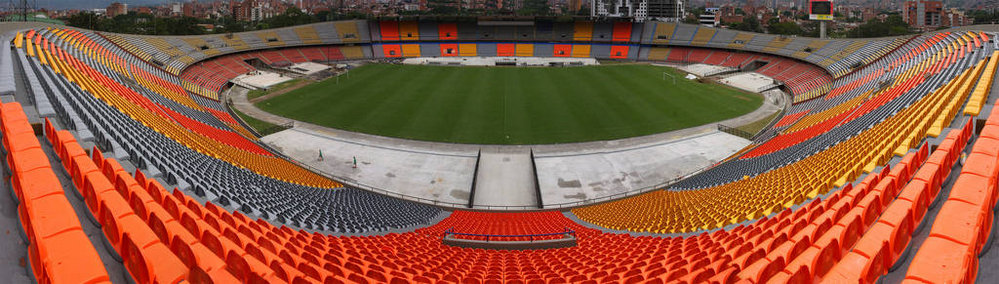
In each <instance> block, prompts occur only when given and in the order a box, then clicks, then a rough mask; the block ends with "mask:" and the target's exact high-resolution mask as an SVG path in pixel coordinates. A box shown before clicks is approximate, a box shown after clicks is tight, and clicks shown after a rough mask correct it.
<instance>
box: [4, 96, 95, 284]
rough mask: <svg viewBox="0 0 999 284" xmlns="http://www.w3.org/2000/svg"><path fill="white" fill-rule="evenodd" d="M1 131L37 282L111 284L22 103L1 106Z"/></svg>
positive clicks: (32, 268)
mask: <svg viewBox="0 0 999 284" xmlns="http://www.w3.org/2000/svg"><path fill="white" fill-rule="evenodd" d="M46 121H48V120H47V119H46ZM0 132H2V135H3V150H4V152H6V155H7V158H6V159H5V160H6V161H7V163H6V165H7V168H6V169H7V171H8V172H9V174H10V175H11V177H10V180H9V181H10V184H11V189H12V191H13V193H14V195H15V196H16V198H17V201H18V204H17V216H18V219H19V220H20V221H21V229H22V230H23V231H24V233H25V235H26V236H27V237H28V240H27V241H28V261H29V263H28V264H29V265H30V269H31V273H32V274H33V275H34V276H35V279H36V280H37V281H38V283H111V282H110V278H109V277H108V274H107V271H106V270H105V269H104V265H103V262H102V261H101V259H100V256H98V254H97V250H96V249H94V246H93V245H92V244H91V242H90V239H89V238H87V235H86V233H84V232H83V228H82V227H81V226H80V222H79V220H80V219H79V217H78V216H77V215H76V212H75V211H74V209H73V206H72V205H71V204H70V203H69V200H68V199H67V197H66V195H65V193H64V191H63V187H62V184H60V182H59V178H58V177H56V175H55V173H54V172H53V171H52V168H51V165H50V164H49V158H48V156H47V155H46V154H45V152H44V151H43V150H42V148H41V144H40V143H39V141H38V139H37V138H36V137H35V133H34V130H33V129H32V126H31V125H30V124H29V123H28V118H27V116H25V114H24V111H23V109H22V108H21V104H20V103H16V102H14V103H5V104H3V105H2V106H0ZM8 233H10V232H9V231H8ZM8 237H11V236H10V235H8Z"/></svg>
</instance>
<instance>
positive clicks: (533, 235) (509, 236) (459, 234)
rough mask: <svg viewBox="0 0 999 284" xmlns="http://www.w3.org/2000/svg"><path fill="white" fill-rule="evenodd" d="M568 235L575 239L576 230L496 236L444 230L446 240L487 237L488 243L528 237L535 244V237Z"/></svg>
mask: <svg viewBox="0 0 999 284" xmlns="http://www.w3.org/2000/svg"><path fill="white" fill-rule="evenodd" d="M566 234H568V235H570V236H573V237H575V236H576V230H572V229H569V228H568V227H566V228H563V231H561V232H555V233H543V234H526V235H496V234H473V233H459V232H455V231H454V227H451V228H450V229H447V230H444V237H445V238H446V237H447V236H449V235H458V236H472V237H486V242H488V241H489V238H490V237H493V238H496V237H504V238H524V237H528V238H530V241H532V242H533V241H534V237H545V236H557V235H566Z"/></svg>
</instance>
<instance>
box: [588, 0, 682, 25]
mask: <svg viewBox="0 0 999 284" xmlns="http://www.w3.org/2000/svg"><path fill="white" fill-rule="evenodd" d="M590 16H592V17H606V18H634V19H635V21H639V22H643V21H647V20H657V21H667V22H677V21H680V20H681V19H683V0H592V2H590Z"/></svg>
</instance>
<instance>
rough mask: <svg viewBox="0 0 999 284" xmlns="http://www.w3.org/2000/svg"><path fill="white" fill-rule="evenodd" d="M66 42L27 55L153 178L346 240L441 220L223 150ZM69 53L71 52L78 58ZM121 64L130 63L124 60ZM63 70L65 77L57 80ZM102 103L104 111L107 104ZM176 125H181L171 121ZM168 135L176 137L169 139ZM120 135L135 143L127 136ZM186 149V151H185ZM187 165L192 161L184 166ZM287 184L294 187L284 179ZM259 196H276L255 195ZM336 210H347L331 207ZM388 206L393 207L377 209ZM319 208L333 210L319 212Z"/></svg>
mask: <svg viewBox="0 0 999 284" xmlns="http://www.w3.org/2000/svg"><path fill="white" fill-rule="evenodd" d="M59 34H60V36H57V35H55V33H51V32H48V31H46V32H45V33H44V35H43V36H47V39H45V40H48V38H51V41H49V43H52V42H55V43H54V44H46V45H43V46H44V47H38V46H36V45H32V44H24V45H23V47H24V48H32V47H33V46H34V47H35V48H37V49H38V51H39V53H38V54H37V55H38V57H39V58H48V59H49V60H51V62H50V65H49V66H55V67H52V69H51V70H50V69H49V68H48V67H47V66H45V65H38V64H37V61H36V60H35V57H32V58H31V59H30V60H31V61H32V63H33V64H36V65H33V66H34V67H35V68H36V70H41V71H40V72H44V73H45V74H46V75H47V77H46V78H52V79H53V80H55V81H56V84H58V85H61V87H60V88H61V89H62V90H63V93H64V94H65V95H67V96H68V97H64V98H60V99H61V100H67V99H68V100H69V105H71V106H72V108H73V109H74V110H75V111H76V112H77V113H81V114H85V115H80V116H78V119H80V120H83V122H84V124H85V125H87V127H88V128H89V129H90V131H92V132H93V133H94V139H95V143H96V144H97V145H100V146H101V148H104V149H112V150H113V151H112V152H113V153H114V155H115V156H116V157H120V158H125V159H128V160H130V161H131V162H132V163H135V164H136V165H137V166H138V167H139V168H144V169H146V170H148V171H149V172H150V174H151V175H152V176H162V177H163V178H164V179H165V180H167V181H169V182H171V183H173V184H176V185H177V186H178V187H181V188H182V189H184V190H189V191H190V192H193V193H194V194H195V195H198V196H199V197H201V198H207V199H208V200H212V201H216V202H218V203H220V204H221V205H224V206H227V207H231V208H236V209H239V210H241V211H243V212H248V213H252V214H255V215H259V216H261V217H264V218H266V219H272V220H278V221H280V223H286V224H294V225H296V226H299V227H303V228H310V229H318V230H330V231H340V232H360V231H370V230H385V229H389V228H396V227H400V226H409V225H410V224H416V223H421V222H426V221H427V220H429V218H431V217H433V216H435V215H437V214H438V213H439V212H440V210H439V209H436V208H433V207H429V206H422V205H416V204H412V203H408V202H404V201H401V200H396V199H392V198H387V197H383V196H379V195H376V194H372V193H367V192H364V191H360V190H356V189H345V188H337V189H328V188H316V187H311V186H303V185H301V184H314V185H322V186H323V187H339V184H336V183H333V182H332V181H329V180H327V179H325V178H323V177H320V176H318V175H316V174H313V173H311V172H308V171H305V170H304V169H302V168H299V167H297V166H294V165H293V164H290V163H289V162H287V161H285V160H283V159H281V158H277V157H273V156H269V155H261V154H254V153H249V152H240V150H235V149H236V148H235V147H236V146H230V144H226V143H219V142H220V141H217V140H215V139H222V140H224V141H228V142H227V143H233V142H234V141H231V140H225V139H223V138H221V137H218V136H217V134H213V133H216V132H212V131H205V127H202V126H198V128H188V127H195V126H197V125H199V124H196V123H194V122H193V121H191V120H187V119H184V118H183V116H178V115H176V114H173V111H172V110H171V109H170V108H165V107H153V106H154V104H155V103H154V102H152V101H150V100H149V99H148V98H145V97H144V96H143V94H146V95H148V94H150V93H143V94H139V93H135V92H133V91H131V89H129V88H124V87H122V86H123V85H121V83H119V82H117V81H116V80H117V78H118V76H120V75H119V74H116V73H115V72H114V71H111V70H110V69H108V66H105V65H103V64H102V63H100V62H98V61H94V60H93V59H92V58H90V57H88V56H83V57H82V58H77V57H75V56H73V55H72V54H77V53H78V52H79V53H80V54H89V53H105V52H107V49H106V48H104V47H101V46H100V45H97V44H94V41H92V40H91V38H92V37H96V35H93V34H84V33H80V32H77V31H75V30H68V31H67V32H64V33H59ZM70 40H72V41H74V42H77V43H78V44H79V46H80V47H81V49H80V50H76V49H75V45H73V44H69V41H70ZM25 42H30V41H25ZM63 48H68V49H70V52H66V50H64V49H63ZM106 54H111V53H106ZM117 56H126V55H125V54H122V53H117ZM81 59H82V60H81ZM69 66H73V67H72V68H71V67H69ZM91 66H93V67H91ZM94 67H96V68H98V69H94ZM139 68H141V66H139ZM56 70H60V72H55V71H56ZM84 74H86V75H84ZM108 76H110V77H108ZM59 81H61V82H59ZM111 90H114V91H111ZM153 93H155V92H153ZM101 101H103V102H104V103H100V102H101ZM126 114H128V115H126ZM171 119H173V120H174V121H170V120H171ZM140 122H141V123H140ZM77 125H79V124H77ZM163 132H165V133H168V134H169V135H164V134H161V133H163ZM120 133H130V134H131V135H129V136H122V135H121V134H120ZM230 133H231V132H230ZM168 137H169V138H168ZM210 137H214V138H210ZM233 137H238V136H233ZM174 139H177V141H175V140H174ZM205 139H211V140H205ZM234 139H235V138H234ZM180 141H184V143H179V142H180ZM210 141H216V142H210ZM243 141H245V140H243ZM210 145H211V146H210ZM230 147H233V148H230ZM199 151H200V152H199ZM179 159H184V160H187V161H184V162H181V161H180V160H179ZM191 161H200V162H199V163H191ZM230 163H233V164H230ZM276 163H284V164H285V165H286V166H279V167H274V165H275V164H276ZM235 165H246V166H249V168H250V169H252V170H250V169H247V168H237V167H236V166H235ZM267 168H271V169H267ZM254 171H260V173H264V174H267V175H260V174H259V173H257V172H254ZM277 171H283V172H284V173H280V172H277ZM209 176H214V178H209ZM282 176H283V177H287V178H288V179H279V178H280V177H282ZM295 182H298V184H296V183H295ZM251 188H256V189H270V190H263V191H260V190H256V189H253V190H248V189H251ZM275 200H280V201H279V202H277V201H275ZM296 200H297V201H296ZM318 200H325V201H324V203H326V204H327V205H319V203H316V201H318ZM331 204H340V205H337V206H329V205H331ZM315 206H321V207H315ZM326 206H329V207H326ZM382 206H385V207H384V208H381V209H375V208H377V207H382ZM317 208H328V209H322V210H319V211H316V209H317ZM389 208H391V209H389ZM368 210H374V211H371V212H377V211H382V212H385V213H387V214H388V212H399V211H397V210H402V211H409V212H410V213H407V214H404V215H399V216H391V217H389V216H387V218H384V219H367V218H366V217H364V216H367V213H360V212H366V211H368ZM400 217H402V218H400Z"/></svg>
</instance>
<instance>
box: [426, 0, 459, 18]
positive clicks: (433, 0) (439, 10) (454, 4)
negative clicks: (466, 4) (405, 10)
mask: <svg viewBox="0 0 999 284" xmlns="http://www.w3.org/2000/svg"><path fill="white" fill-rule="evenodd" d="M460 4H461V2H459V1H458V0H428V1H427V8H428V9H429V10H430V14H435V15H456V14H458V12H459V9H458V8H459V7H460V6H458V5H460Z"/></svg>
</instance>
